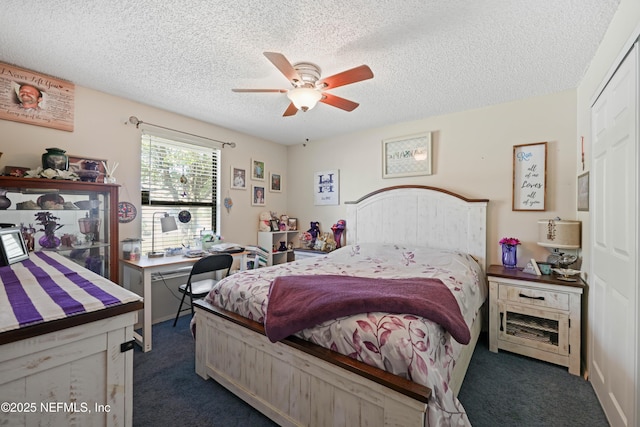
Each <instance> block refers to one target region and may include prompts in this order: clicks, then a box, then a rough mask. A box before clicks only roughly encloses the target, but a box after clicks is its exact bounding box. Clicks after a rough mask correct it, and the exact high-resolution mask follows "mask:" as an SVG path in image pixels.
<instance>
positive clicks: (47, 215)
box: [35, 212, 63, 249]
mask: <svg viewBox="0 0 640 427" xmlns="http://www.w3.org/2000/svg"><path fill="white" fill-rule="evenodd" d="M35 217H36V220H37V221H38V224H40V225H41V226H42V228H41V229H39V230H38V231H44V236H42V237H40V238H39V239H38V243H39V244H40V246H42V247H43V248H47V249H53V248H57V247H58V246H60V243H61V242H60V239H59V238H57V237H56V236H55V234H54V233H55V231H56V230H57V229H59V228H60V227H62V225H63V224H58V223H57V220H58V219H60V218H58V217H57V216H53V215H52V214H51V212H38V213H37V214H35Z"/></svg>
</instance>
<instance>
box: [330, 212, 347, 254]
mask: <svg viewBox="0 0 640 427" xmlns="http://www.w3.org/2000/svg"><path fill="white" fill-rule="evenodd" d="M345 228H347V221H345V220H344V219H339V220H338V222H336V223H335V224H333V226H332V227H331V229H332V230H333V240H335V241H336V249H337V248H340V247H342V233H343V232H344V230H345Z"/></svg>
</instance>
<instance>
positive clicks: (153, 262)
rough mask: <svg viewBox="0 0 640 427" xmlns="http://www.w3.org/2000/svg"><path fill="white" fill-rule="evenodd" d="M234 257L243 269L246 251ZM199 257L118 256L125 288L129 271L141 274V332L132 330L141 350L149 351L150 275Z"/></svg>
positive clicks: (150, 322) (174, 267)
mask: <svg viewBox="0 0 640 427" xmlns="http://www.w3.org/2000/svg"><path fill="white" fill-rule="evenodd" d="M230 255H231V256H233V257H234V258H236V257H240V258H241V262H240V266H241V268H240V269H241V270H243V269H244V266H245V265H246V262H245V256H246V255H247V252H238V253H235V254H230ZM199 259H200V258H188V257H185V256H183V255H176V256H164V257H160V258H149V257H148V256H146V255H144V256H142V257H141V258H140V260H138V261H130V260H126V259H123V258H120V264H121V265H122V267H123V268H122V275H123V286H124V287H125V288H127V289H131V272H132V271H138V272H140V273H141V274H142V294H143V295H141V296H142V297H143V298H144V308H143V316H142V334H138V333H137V332H135V331H134V332H133V336H134V338H135V340H136V342H138V343H139V344H140V345H141V346H142V351H144V352H147V351H151V340H152V336H151V326H152V323H153V322H152V319H151V307H152V305H151V304H152V303H151V275H152V274H154V273H158V272H162V271H168V270H176V269H178V268H180V267H185V266H189V265H191V264H193V263H194V262H196V261H197V260H199Z"/></svg>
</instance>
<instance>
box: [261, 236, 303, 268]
mask: <svg viewBox="0 0 640 427" xmlns="http://www.w3.org/2000/svg"><path fill="white" fill-rule="evenodd" d="M281 242H284V244H285V246H286V247H287V250H286V251H279V250H278V248H279V247H280V243H281ZM258 246H260V247H261V248H263V249H265V250H266V251H267V252H268V255H267V265H268V266H269V265H278V264H284V263H286V262H291V261H295V254H294V250H293V249H288V248H289V247H293V248H294V249H295V248H296V247H298V232H297V231H258Z"/></svg>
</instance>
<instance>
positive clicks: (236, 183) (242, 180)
mask: <svg viewBox="0 0 640 427" xmlns="http://www.w3.org/2000/svg"><path fill="white" fill-rule="evenodd" d="M231 188H232V189H233V190H246V189H247V170H246V169H245V168H240V167H238V166H231Z"/></svg>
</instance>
